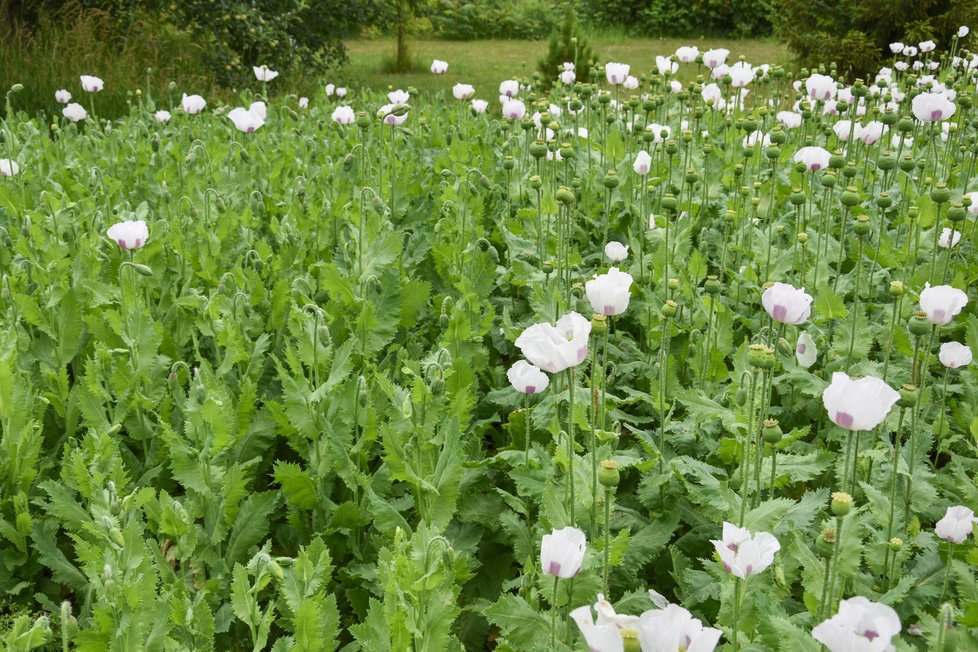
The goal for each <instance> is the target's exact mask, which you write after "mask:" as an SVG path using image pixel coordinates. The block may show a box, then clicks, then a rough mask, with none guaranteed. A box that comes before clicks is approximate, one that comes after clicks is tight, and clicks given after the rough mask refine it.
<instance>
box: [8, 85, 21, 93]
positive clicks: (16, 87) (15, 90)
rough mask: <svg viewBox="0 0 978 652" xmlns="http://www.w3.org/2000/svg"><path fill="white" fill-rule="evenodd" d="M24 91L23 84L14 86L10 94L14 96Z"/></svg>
mask: <svg viewBox="0 0 978 652" xmlns="http://www.w3.org/2000/svg"><path fill="white" fill-rule="evenodd" d="M22 90H24V85H23V84H14V85H13V86H11V87H10V93H11V94H13V93H19V92H21V91H22Z"/></svg>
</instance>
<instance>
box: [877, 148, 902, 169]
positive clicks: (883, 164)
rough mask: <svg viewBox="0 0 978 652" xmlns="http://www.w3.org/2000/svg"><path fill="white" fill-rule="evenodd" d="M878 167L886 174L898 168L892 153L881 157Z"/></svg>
mask: <svg viewBox="0 0 978 652" xmlns="http://www.w3.org/2000/svg"><path fill="white" fill-rule="evenodd" d="M877 165H878V166H879V169H881V170H883V171H884V172H889V171H891V170H893V169H894V168H895V167H896V166H897V160H896V157H895V156H893V154H892V153H891V152H886V153H884V154H883V155H882V156H880V160H879V161H878V162H877Z"/></svg>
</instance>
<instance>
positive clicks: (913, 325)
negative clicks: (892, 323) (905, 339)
mask: <svg viewBox="0 0 978 652" xmlns="http://www.w3.org/2000/svg"><path fill="white" fill-rule="evenodd" d="M909 328H910V332H911V333H912V334H913V335H916V336H917V337H923V336H924V335H926V334H927V333H929V332H930V328H931V324H930V320H929V319H927V313H926V312H924V311H923V310H918V311H917V312H915V313H914V314H913V315H912V316H911V317H910V325H909Z"/></svg>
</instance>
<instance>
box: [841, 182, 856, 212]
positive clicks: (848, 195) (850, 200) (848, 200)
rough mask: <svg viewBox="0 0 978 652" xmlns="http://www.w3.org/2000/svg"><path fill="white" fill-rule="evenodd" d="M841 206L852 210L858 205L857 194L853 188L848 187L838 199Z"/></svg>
mask: <svg viewBox="0 0 978 652" xmlns="http://www.w3.org/2000/svg"><path fill="white" fill-rule="evenodd" d="M839 201H841V202H842V205H843V206H846V207H848V208H852V207H853V206H857V205H858V204H859V193H858V192H857V191H856V188H855V186H849V187H848V188H846V189H845V190H844V191H843V192H842V196H841V197H840V198H839Z"/></svg>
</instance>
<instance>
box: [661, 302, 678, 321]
mask: <svg viewBox="0 0 978 652" xmlns="http://www.w3.org/2000/svg"><path fill="white" fill-rule="evenodd" d="M677 307H678V306H677V304H676V302H675V301H673V300H672V299H669V300H668V301H666V302H665V303H664V304H662V309H661V310H660V311H659V312H660V313H662V316H663V317H665V318H667V319H668V318H670V317H675V316H676V308H677Z"/></svg>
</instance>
